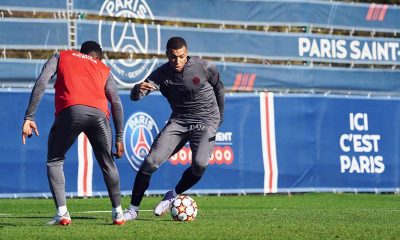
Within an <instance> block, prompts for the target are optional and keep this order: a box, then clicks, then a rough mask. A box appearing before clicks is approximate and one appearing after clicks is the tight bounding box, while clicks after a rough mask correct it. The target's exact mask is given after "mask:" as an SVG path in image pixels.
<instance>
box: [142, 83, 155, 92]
mask: <svg viewBox="0 0 400 240" xmlns="http://www.w3.org/2000/svg"><path fill="white" fill-rule="evenodd" d="M139 89H140V90H141V91H153V90H156V89H157V88H156V86H154V85H153V84H151V83H149V82H142V83H140V84H139Z"/></svg>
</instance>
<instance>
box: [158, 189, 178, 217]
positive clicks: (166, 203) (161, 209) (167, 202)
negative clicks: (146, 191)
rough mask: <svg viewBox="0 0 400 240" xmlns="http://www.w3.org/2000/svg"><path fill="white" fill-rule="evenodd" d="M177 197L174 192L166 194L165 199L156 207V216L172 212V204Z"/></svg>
mask: <svg viewBox="0 0 400 240" xmlns="http://www.w3.org/2000/svg"><path fill="white" fill-rule="evenodd" d="M175 198H176V197H174V195H173V194H172V191H168V192H166V193H165V195H164V197H163V199H161V201H160V202H159V203H158V204H157V205H156V206H155V208H154V214H155V215H156V216H161V215H163V214H165V213H167V212H168V211H169V210H171V207H172V202H173V201H174V200H175Z"/></svg>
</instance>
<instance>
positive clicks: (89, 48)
mask: <svg viewBox="0 0 400 240" xmlns="http://www.w3.org/2000/svg"><path fill="white" fill-rule="evenodd" d="M79 51H80V52H81V53H83V54H89V53H91V52H95V53H96V54H97V56H98V57H99V58H101V56H102V55H103V49H102V48H101V46H100V44H98V43H97V42H95V41H86V42H84V43H82V45H81V50H79Z"/></svg>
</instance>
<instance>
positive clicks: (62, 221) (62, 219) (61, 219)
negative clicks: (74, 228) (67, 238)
mask: <svg viewBox="0 0 400 240" xmlns="http://www.w3.org/2000/svg"><path fill="white" fill-rule="evenodd" d="M71 223H72V220H71V217H70V216H69V213H68V212H66V213H65V214H64V215H62V216H60V215H57V214H56V215H55V216H54V217H53V219H52V220H51V221H50V222H48V223H47V225H62V226H66V225H70V224H71Z"/></svg>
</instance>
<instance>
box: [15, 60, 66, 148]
mask: <svg viewBox="0 0 400 240" xmlns="http://www.w3.org/2000/svg"><path fill="white" fill-rule="evenodd" d="M59 58H60V55H59V54H58V53H56V54H54V55H53V56H51V57H50V58H49V60H48V61H47V62H46V63H45V64H44V66H43V68H42V72H41V73H40V75H39V77H38V79H37V80H36V82H35V86H34V87H33V90H32V93H31V97H30V99H29V104H28V108H27V109H26V112H25V117H24V123H23V125H22V143H23V144H25V142H26V138H27V137H31V136H32V130H33V132H34V133H35V134H36V136H39V131H38V129H37V126H36V123H35V121H34V119H35V114H36V109H37V107H38V105H39V102H40V100H41V99H42V97H43V94H44V90H45V89H46V86H47V84H48V83H49V81H50V79H52V78H53V77H54V75H56V73H57V65H58V60H59Z"/></svg>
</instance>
